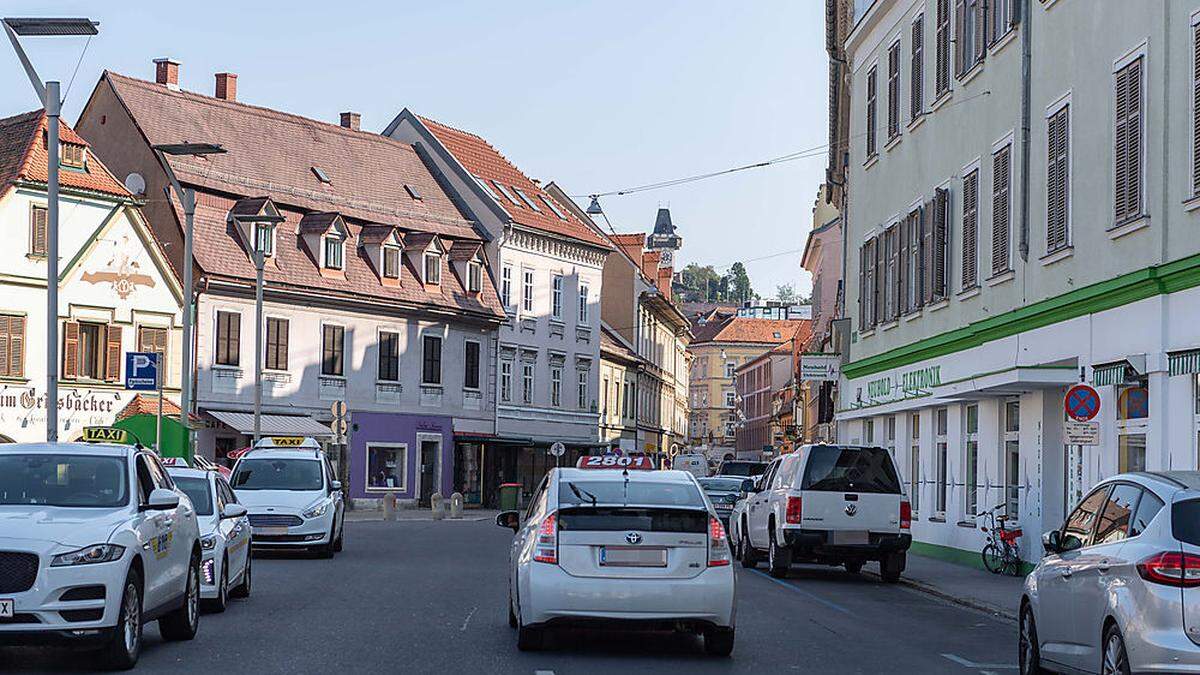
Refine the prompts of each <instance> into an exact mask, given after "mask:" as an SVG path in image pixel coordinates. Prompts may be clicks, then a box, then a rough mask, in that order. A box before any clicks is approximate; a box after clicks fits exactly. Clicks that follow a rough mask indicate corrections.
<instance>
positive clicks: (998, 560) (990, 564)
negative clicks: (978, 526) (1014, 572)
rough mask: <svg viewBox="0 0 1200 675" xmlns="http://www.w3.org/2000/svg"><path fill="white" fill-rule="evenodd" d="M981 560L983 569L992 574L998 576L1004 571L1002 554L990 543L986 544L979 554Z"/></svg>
mask: <svg viewBox="0 0 1200 675" xmlns="http://www.w3.org/2000/svg"><path fill="white" fill-rule="evenodd" d="M979 555H980V556H981V557H982V558H983V567H984V569H986V570H987V571H989V572H991V573H992V574H1000V572H1002V571H1003V570H1004V554H1003V553H1001V552H1000V549H999V548H997V547H996V545H995V544H994V543H992V542H990V541H989V542H988V543H987V546H984V547H983V550H982V551H980V552H979Z"/></svg>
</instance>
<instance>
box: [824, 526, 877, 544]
mask: <svg viewBox="0 0 1200 675" xmlns="http://www.w3.org/2000/svg"><path fill="white" fill-rule="evenodd" d="M869 543H871V535H869V534H868V533H867V531H866V530H834V532H833V545H834V546H865V545H867V544H869Z"/></svg>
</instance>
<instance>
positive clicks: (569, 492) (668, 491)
mask: <svg viewBox="0 0 1200 675" xmlns="http://www.w3.org/2000/svg"><path fill="white" fill-rule="evenodd" d="M572 487H574V489H572ZM593 498H594V501H593ZM558 503H559V504H561V505H563V506H578V505H581V504H586V505H591V504H593V503H595V504H638V505H643V506H694V507H703V506H704V498H703V497H701V496H700V491H699V490H697V489H696V486H695V485H692V484H690V483H667V482H658V481H638V480H631V481H629V482H628V488H626V482H625V481H623V480H605V481H599V480H577V481H563V482H562V483H561V484H560V485H559V486H558Z"/></svg>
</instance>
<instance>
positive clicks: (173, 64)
mask: <svg viewBox="0 0 1200 675" xmlns="http://www.w3.org/2000/svg"><path fill="white" fill-rule="evenodd" d="M154 81H155V82H157V83H159V84H165V85H167V89H170V90H171V91H179V62H178V61H176V60H175V59H171V58H161V59H154Z"/></svg>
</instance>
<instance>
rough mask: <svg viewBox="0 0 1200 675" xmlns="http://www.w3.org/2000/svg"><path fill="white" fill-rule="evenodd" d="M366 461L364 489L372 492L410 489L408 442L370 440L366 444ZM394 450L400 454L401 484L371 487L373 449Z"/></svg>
mask: <svg viewBox="0 0 1200 675" xmlns="http://www.w3.org/2000/svg"><path fill="white" fill-rule="evenodd" d="M366 448H367V452H366V461H365V462H363V486H364V491H366V492H368V493H370V492H407V491H408V482H409V481H408V443H383V442H375V441H368V442H367V444H366ZM375 449H380V450H394V451H396V454H397V455H399V458H398V460H397V465H398V466H399V469H400V485H398V486H396V487H371V451H372V450H375Z"/></svg>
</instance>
